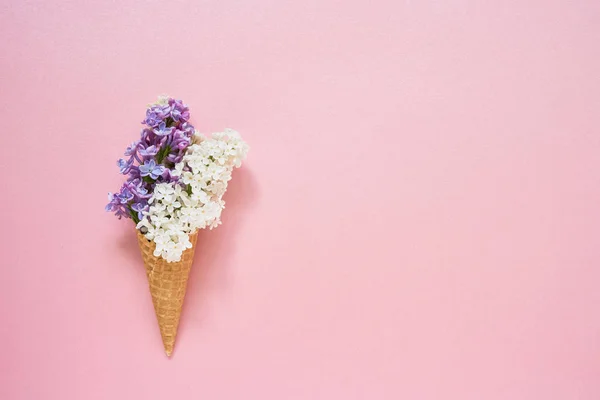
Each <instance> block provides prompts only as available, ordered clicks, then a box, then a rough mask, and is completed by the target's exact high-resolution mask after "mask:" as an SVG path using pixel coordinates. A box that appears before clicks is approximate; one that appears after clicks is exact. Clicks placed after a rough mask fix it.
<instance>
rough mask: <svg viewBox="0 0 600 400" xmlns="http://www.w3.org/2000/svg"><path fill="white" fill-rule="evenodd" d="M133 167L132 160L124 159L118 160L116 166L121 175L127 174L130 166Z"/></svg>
mask: <svg viewBox="0 0 600 400" xmlns="http://www.w3.org/2000/svg"><path fill="white" fill-rule="evenodd" d="M132 165H133V159H132V158H131V159H129V161H125V160H124V159H122V158H121V159H119V160H118V161H117V166H118V167H119V170H120V171H121V173H122V174H123V175H125V174H127V173H129V171H130V170H131V166H132Z"/></svg>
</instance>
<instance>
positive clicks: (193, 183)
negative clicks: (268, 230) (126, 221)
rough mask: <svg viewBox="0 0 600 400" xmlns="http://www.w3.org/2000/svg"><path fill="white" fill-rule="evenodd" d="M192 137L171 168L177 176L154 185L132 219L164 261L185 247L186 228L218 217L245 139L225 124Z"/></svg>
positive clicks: (212, 224)
mask: <svg viewBox="0 0 600 400" xmlns="http://www.w3.org/2000/svg"><path fill="white" fill-rule="evenodd" d="M194 142H195V144H192V145H191V146H189V147H188V149H187V151H186V154H185V155H184V156H183V159H182V161H181V162H180V163H177V164H176V165H175V167H174V169H173V171H171V175H172V176H176V177H179V179H178V180H177V181H173V182H170V183H160V184H157V185H156V187H155V190H154V193H153V194H152V196H151V197H150V199H149V200H148V204H149V209H148V211H147V212H145V213H144V218H142V219H141V220H140V221H139V223H138V224H137V227H138V229H140V230H141V231H142V232H145V236H146V238H148V239H149V240H153V241H154V242H155V244H156V249H155V251H154V255H155V256H156V257H159V256H161V257H163V258H164V259H166V260H167V261H169V262H171V261H178V260H180V259H181V255H182V253H183V252H184V251H185V250H186V249H188V248H190V247H191V243H190V241H189V234H190V233H193V232H195V231H196V230H197V229H203V228H210V229H212V228H215V227H217V226H218V225H219V224H220V223H221V219H220V217H221V211H222V210H223V208H224V207H225V202H224V201H223V195H224V194H225V191H226V190H227V182H229V180H230V179H231V173H232V171H233V168H235V167H239V166H240V165H241V161H242V160H243V159H244V157H245V156H246V153H247V151H248V145H247V144H246V143H244V142H243V141H242V139H241V137H240V135H239V134H238V133H237V132H236V131H234V130H231V129H227V130H225V131H224V132H220V133H214V134H213V135H212V137H211V138H206V137H204V136H202V135H200V134H196V135H195V136H194Z"/></svg>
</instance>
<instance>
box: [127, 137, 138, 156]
mask: <svg viewBox="0 0 600 400" xmlns="http://www.w3.org/2000/svg"><path fill="white" fill-rule="evenodd" d="M139 146H140V141H139V140H138V141H136V142H133V143H131V144H130V145H129V146H128V147H127V149H126V150H125V155H126V156H127V157H130V156H133V155H134V154H135V153H136V151H137V149H138V147H139Z"/></svg>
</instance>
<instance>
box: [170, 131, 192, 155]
mask: <svg viewBox="0 0 600 400" xmlns="http://www.w3.org/2000/svg"><path fill="white" fill-rule="evenodd" d="M190 142H191V140H190V138H189V137H187V135H186V133H185V132H184V131H180V130H179V129H177V130H175V133H173V140H172V142H171V147H172V148H177V149H179V150H183V149H185V148H187V147H188V146H189V145H190Z"/></svg>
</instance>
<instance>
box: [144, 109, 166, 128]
mask: <svg viewBox="0 0 600 400" xmlns="http://www.w3.org/2000/svg"><path fill="white" fill-rule="evenodd" d="M160 111H161V110H160V109H157V108H156V107H152V108H149V109H147V110H146V118H145V119H144V120H143V121H142V124H146V125H148V126H150V127H152V128H154V127H155V126H156V125H158V124H160V123H161V122H162V120H163V117H164V115H163V114H162V113H161V112H160Z"/></svg>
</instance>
